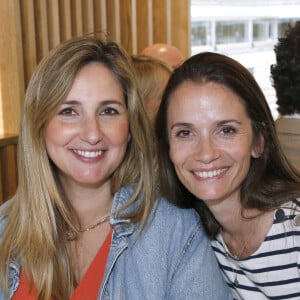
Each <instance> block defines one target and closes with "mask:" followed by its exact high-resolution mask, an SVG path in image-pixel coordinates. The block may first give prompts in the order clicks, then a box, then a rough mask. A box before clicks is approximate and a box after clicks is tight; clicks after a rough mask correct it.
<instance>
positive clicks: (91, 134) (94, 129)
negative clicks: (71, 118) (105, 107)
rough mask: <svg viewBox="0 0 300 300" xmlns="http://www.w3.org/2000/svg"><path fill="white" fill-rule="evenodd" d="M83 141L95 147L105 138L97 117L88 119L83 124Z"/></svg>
mask: <svg viewBox="0 0 300 300" xmlns="http://www.w3.org/2000/svg"><path fill="white" fill-rule="evenodd" d="M81 126H82V127H81V139H82V140H84V141H85V142H87V143H89V144H91V145H95V144H97V143H98V142H100V141H101V140H102V138H103V132H102V129H101V125H100V121H99V120H98V119H97V117H96V116H93V117H88V118H86V119H85V120H84V121H83V122H82V124H81Z"/></svg>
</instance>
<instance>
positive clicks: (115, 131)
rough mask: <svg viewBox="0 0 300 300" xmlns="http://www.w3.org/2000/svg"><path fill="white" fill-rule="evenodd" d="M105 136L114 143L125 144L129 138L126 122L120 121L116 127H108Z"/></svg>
mask: <svg viewBox="0 0 300 300" xmlns="http://www.w3.org/2000/svg"><path fill="white" fill-rule="evenodd" d="M106 136H107V137H108V138H109V139H110V140H111V142H112V144H114V145H120V144H127V143H128V142H129V141H130V139H131V136H130V133H129V124H128V122H124V123H121V124H119V125H118V126H116V127H109V128H108V130H107V132H106Z"/></svg>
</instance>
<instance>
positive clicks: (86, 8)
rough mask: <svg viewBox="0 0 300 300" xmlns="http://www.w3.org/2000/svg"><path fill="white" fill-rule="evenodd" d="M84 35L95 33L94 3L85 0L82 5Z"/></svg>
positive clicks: (91, 0) (90, 0)
mask: <svg viewBox="0 0 300 300" xmlns="http://www.w3.org/2000/svg"><path fill="white" fill-rule="evenodd" d="M82 25H83V33H84V34H91V33H94V1H93V0H84V2H83V5H82Z"/></svg>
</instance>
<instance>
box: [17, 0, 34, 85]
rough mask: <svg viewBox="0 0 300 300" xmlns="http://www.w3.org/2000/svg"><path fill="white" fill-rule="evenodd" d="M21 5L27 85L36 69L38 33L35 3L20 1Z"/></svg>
mask: <svg viewBox="0 0 300 300" xmlns="http://www.w3.org/2000/svg"><path fill="white" fill-rule="evenodd" d="M20 5H21V25H22V40H23V55H24V73H25V78H24V81H25V83H27V82H28V81H29V79H30V77H31V75H32V73H33V71H34V69H35V67H36V62H37V49H36V33H35V22H34V13H35V12H34V3H33V0H28V1H26V2H25V1H20Z"/></svg>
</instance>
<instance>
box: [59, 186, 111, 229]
mask: <svg viewBox="0 0 300 300" xmlns="http://www.w3.org/2000/svg"><path fill="white" fill-rule="evenodd" d="M63 188H64V192H65V194H66V196H67V198H68V200H69V201H70V203H71V205H72V207H73V209H74V210H75V212H76V215H77V217H78V220H79V222H80V224H81V225H82V226H83V227H85V226H88V225H90V224H93V223H96V222H98V221H99V219H100V218H102V217H103V216H106V215H107V214H109V213H110V211H111V206H112V200H113V195H112V193H111V186H110V183H109V182H108V183H106V184H104V185H102V186H101V187H97V188H89V187H82V186H78V185H77V184H73V185H70V184H68V185H66V184H63Z"/></svg>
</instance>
